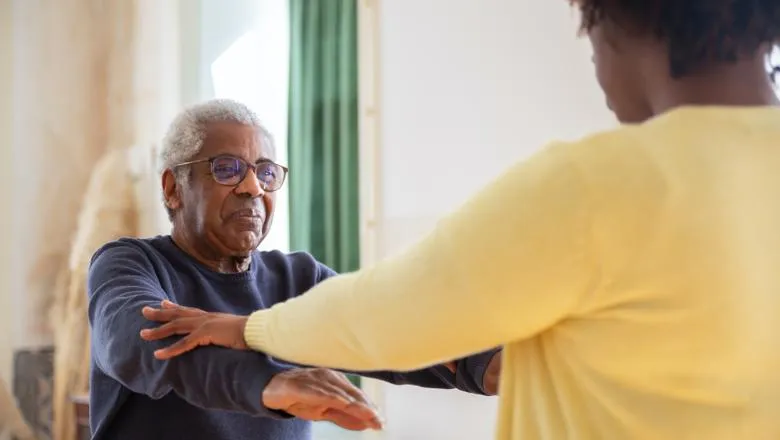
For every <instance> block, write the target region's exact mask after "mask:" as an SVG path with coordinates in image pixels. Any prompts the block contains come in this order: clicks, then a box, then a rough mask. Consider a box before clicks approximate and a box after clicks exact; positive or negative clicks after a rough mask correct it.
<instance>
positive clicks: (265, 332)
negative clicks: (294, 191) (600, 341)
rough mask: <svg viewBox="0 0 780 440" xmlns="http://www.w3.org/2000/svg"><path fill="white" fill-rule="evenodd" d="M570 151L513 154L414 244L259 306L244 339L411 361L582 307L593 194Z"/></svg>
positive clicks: (320, 354) (295, 349)
mask: <svg viewBox="0 0 780 440" xmlns="http://www.w3.org/2000/svg"><path fill="white" fill-rule="evenodd" d="M566 151H567V150H566V146H555V147H551V148H547V149H545V150H543V151H542V152H540V153H537V154H536V155H535V156H533V157H532V158H530V159H529V160H527V161H525V162H522V163H520V164H517V165H515V166H514V167H513V168H511V169H510V170H509V171H508V172H507V173H505V174H504V175H503V176H501V177H500V178H498V179H497V180H496V181H494V182H493V183H492V184H490V185H489V186H487V187H486V188H485V189H483V190H482V191H480V192H479V193H478V194H477V195H476V196H474V197H473V198H472V199H471V200H470V201H468V202H467V203H466V204H465V206H463V207H462V208H461V209H460V210H458V211H457V212H455V213H454V214H452V215H451V216H450V217H449V218H447V219H445V220H444V221H442V222H440V224H439V225H438V228H437V229H436V230H435V231H434V232H433V233H432V234H430V235H429V236H428V237H427V238H425V239H424V240H423V241H421V242H420V243H419V244H417V245H415V246H413V247H411V248H410V249H409V250H408V251H406V252H403V253H401V254H399V255H397V256H395V257H393V258H389V259H387V260H385V261H382V262H380V263H379V264H377V265H375V266H374V267H370V268H366V269H362V270H359V271H357V272H355V273H351V274H346V275H340V276H337V277H333V278H330V279H328V280H326V281H324V282H323V283H321V284H319V285H317V286H316V287H314V288H313V289H312V290H311V291H310V292H308V293H307V294H305V295H302V296H300V297H297V298H294V299H292V300H290V301H287V302H285V303H283V304H278V305H276V306H274V307H272V308H270V309H268V310H264V311H257V312H255V313H253V314H252V315H251V317H250V318H249V320H248V322H247V325H246V328H245V338H246V341H247V343H248V344H249V345H250V346H251V347H252V348H253V349H255V350H258V351H262V352H265V353H268V354H270V355H272V356H275V357H278V358H281V359H287V360H292V361H297V362H305V363H310V364H316V365H323V366H329V367H334V368H345V369H351V370H375V369H391V370H402V371H403V370H412V369H418V368H421V367H424V366H428V365H433V364H437V363H440V362H443V361H447V360H450V359H456V358H458V357H460V356H463V355H466V354H469V353H475V352H479V351H482V350H485V349H488V348H490V347H495V346H499V345H504V344H507V343H509V342H512V341H517V340H521V339H524V338H528V337H531V336H534V335H537V334H539V333H541V332H543V331H544V330H545V329H548V328H549V327H551V326H553V325H554V324H556V323H557V322H559V321H560V320H562V319H564V318H566V317H568V316H571V315H572V314H574V313H576V312H577V311H578V308H579V307H580V305H581V302H582V301H583V299H584V297H586V296H587V295H586V294H587V293H588V292H589V291H590V290H592V287H591V286H592V285H593V283H594V282H596V281H597V280H596V277H595V275H596V274H597V273H598V270H597V269H596V268H595V267H594V264H593V261H594V260H595V259H594V258H591V257H590V247H591V245H590V239H589V237H590V233H589V232H590V212H589V211H590V210H589V206H588V200H587V198H588V194H587V191H586V188H585V184H584V182H583V179H582V178H581V174H580V172H579V169H578V168H577V165H576V164H575V163H572V161H571V160H570V159H569V158H568V156H567V154H566Z"/></svg>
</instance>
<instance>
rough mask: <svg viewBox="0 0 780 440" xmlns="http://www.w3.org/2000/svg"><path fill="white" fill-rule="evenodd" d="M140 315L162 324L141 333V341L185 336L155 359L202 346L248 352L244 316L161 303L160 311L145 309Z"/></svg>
mask: <svg viewBox="0 0 780 440" xmlns="http://www.w3.org/2000/svg"><path fill="white" fill-rule="evenodd" d="M141 313H142V314H143V315H144V317H145V318H146V319H148V320H150V321H156V322H164V323H165V324H163V325H161V326H159V327H157V328H153V329H145V330H141V338H143V339H145V340H147V341H157V340H160V339H165V338H168V337H170V336H175V335H186V336H184V337H183V338H181V339H179V340H178V341H177V342H175V343H173V344H171V345H170V346H168V347H165V348H162V349H160V350H157V351H155V352H154V356H155V357H156V358H157V359H162V360H166V359H171V358H174V357H176V356H179V355H181V354H184V353H186V352H188V351H190V350H193V349H195V348H198V347H199V346H201V345H220V346H223V347H227V348H232V349H235V350H247V349H248V347H247V345H246V341H244V327H246V321H247V317H246V316H238V315H231V314H228V313H214V312H206V311H203V310H201V309H196V308H193V307H184V306H180V305H176V304H174V303H172V302H170V301H163V302H162V305H161V308H159V309H155V308H152V307H144V308H143V310H142V311H141Z"/></svg>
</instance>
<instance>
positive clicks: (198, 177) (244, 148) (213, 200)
mask: <svg viewBox="0 0 780 440" xmlns="http://www.w3.org/2000/svg"><path fill="white" fill-rule="evenodd" d="M261 139H262V138H261V136H260V132H259V131H258V130H257V129H256V128H254V127H252V126H248V125H242V124H239V123H234V122H220V123H212V124H209V125H208V126H207V130H206V140H205V142H204V144H203V148H202V150H201V152H200V153H199V154H198V155H197V156H196V157H194V158H193V159H192V160H198V159H207V158H213V157H215V156H220V155H231V156H235V157H237V158H240V159H243V160H245V161H246V162H248V163H250V164H254V163H257V162H258V161H259V160H262V159H270V160H273V159H274V158H273V157H272V155H273V151H272V150H271V148H272V146H270V145H263V144H262V143H261ZM190 167H191V169H190V179H189V182H188V183H185V184H184V185H181V184H180V185H181V186H180V187H179V192H178V194H179V196H180V200H179V201H178V203H179V207H178V209H177V212H176V214H175V218H174V226H175V227H176V228H181V229H183V231H184V232H185V234H186V235H189V236H190V239H191V240H192V241H193V244H194V245H196V246H198V247H200V248H203V250H204V251H206V252H209V253H211V254H215V255H213V256H214V257H228V256H232V257H241V256H247V255H249V253H251V252H252V251H253V250H254V249H256V248H257V246H258V245H260V242H262V241H263V239H264V238H265V236H266V235H267V234H268V231H269V230H270V228H271V219H272V218H273V213H274V205H275V200H276V197H275V195H274V193H273V192H265V191H264V190H263V187H262V185H261V184H260V182H259V181H258V179H257V176H256V175H255V172H254V171H252V170H251V169H250V170H249V171H247V175H246V177H245V178H244V180H243V181H242V182H241V183H239V184H238V185H236V186H227V185H222V184H219V183H217V182H216V181H214V178H213V177H212V175H211V167H210V164H209V162H201V163H196V164H193V165H190Z"/></svg>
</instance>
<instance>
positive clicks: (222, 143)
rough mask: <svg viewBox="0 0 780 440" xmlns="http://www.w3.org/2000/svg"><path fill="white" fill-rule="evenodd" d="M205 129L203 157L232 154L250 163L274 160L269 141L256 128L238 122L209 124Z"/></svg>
mask: <svg viewBox="0 0 780 440" xmlns="http://www.w3.org/2000/svg"><path fill="white" fill-rule="evenodd" d="M205 128H206V136H205V139H204V143H203V149H202V154H203V155H205V156H209V157H210V156H214V155H218V154H232V155H235V156H239V157H243V158H244V159H247V160H250V161H255V160H257V159H262V158H270V159H273V158H274V151H273V145H271V141H270V139H268V138H267V136H264V133H263V130H262V129H260V128H258V127H255V126H252V125H246V124H241V123H238V122H210V123H208V124H206V126H205ZM250 156H251V157H250Z"/></svg>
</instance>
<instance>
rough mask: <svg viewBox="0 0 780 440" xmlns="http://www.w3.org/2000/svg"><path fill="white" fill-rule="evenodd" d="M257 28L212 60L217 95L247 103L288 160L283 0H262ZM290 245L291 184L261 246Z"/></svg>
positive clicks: (283, 248)
mask: <svg viewBox="0 0 780 440" xmlns="http://www.w3.org/2000/svg"><path fill="white" fill-rule="evenodd" d="M258 4H259V7H258V8H257V10H256V13H257V20H256V23H255V25H254V26H253V29H252V30H250V31H249V32H247V33H245V34H244V35H242V36H241V37H239V38H238V39H237V40H235V41H234V42H233V43H232V44H231V45H230V46H229V47H228V48H227V49H226V50H225V51H224V52H223V53H222V54H221V55H220V56H219V57H218V58H217V59H216V60H215V61H214V62H213V63H212V64H211V78H212V83H213V87H214V97H216V98H230V99H235V100H237V101H241V102H243V103H245V104H247V105H248V106H249V107H250V108H251V109H252V110H254V111H255V112H256V113H257V115H258V116H259V117H260V120H261V121H262V122H263V124H264V125H265V126H266V128H267V129H268V130H269V131H270V132H271V133H272V134H273V136H274V139H275V141H276V153H277V158H276V160H277V162H279V163H281V164H283V165H286V164H287V101H288V84H289V78H288V72H289V53H290V48H289V18H288V12H287V2H286V1H284V0H262V1H259V2H258ZM289 247H290V231H289V202H288V191H287V184H285V186H284V187H283V188H282V189H281V190H279V192H278V193H277V196H276V210H275V213H274V222H273V227H272V228H271V232H270V234H269V235H268V237H266V239H265V240H264V241H263V243H262V244H261V245H260V249H264V250H268V249H279V250H281V251H284V252H288V251H289Z"/></svg>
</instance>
